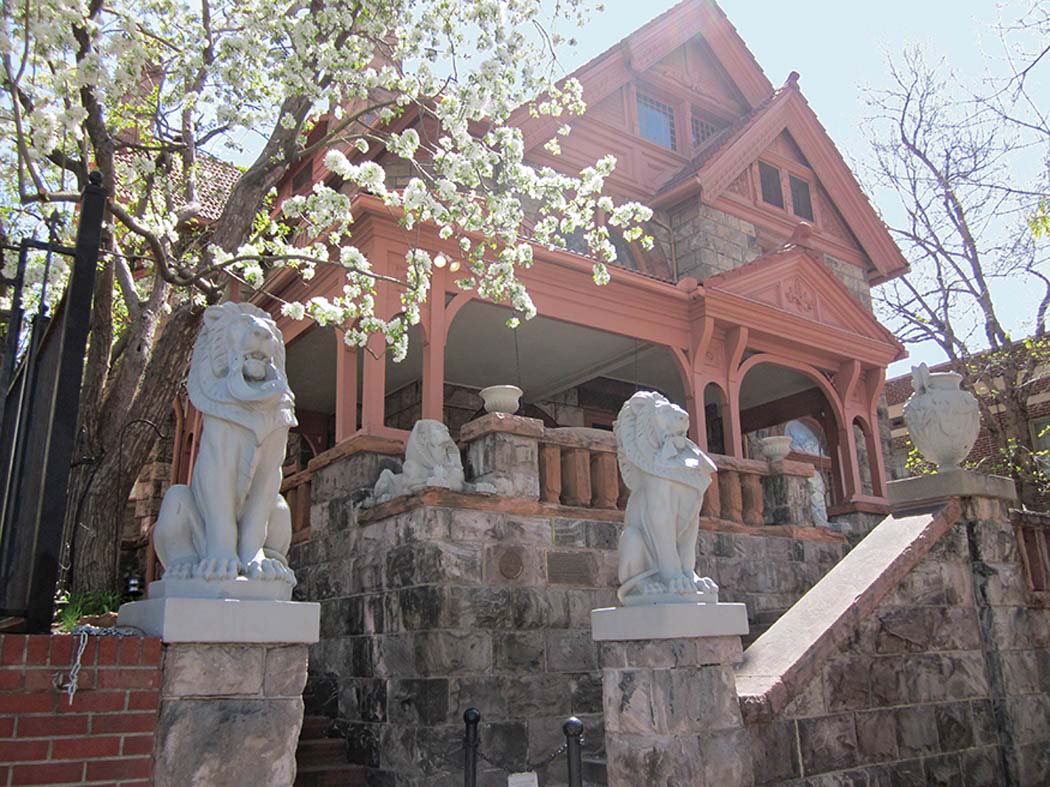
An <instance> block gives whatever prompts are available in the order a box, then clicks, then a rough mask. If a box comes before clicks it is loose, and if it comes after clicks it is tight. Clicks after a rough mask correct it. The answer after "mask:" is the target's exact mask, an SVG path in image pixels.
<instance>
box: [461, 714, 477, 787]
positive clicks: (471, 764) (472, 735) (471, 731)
mask: <svg viewBox="0 0 1050 787" xmlns="http://www.w3.org/2000/svg"><path fill="white" fill-rule="evenodd" d="M479 722H481V711H479V710H478V709H477V708H467V709H466V711H464V713H463V723H464V725H465V727H466V729H464V731H463V787H477V783H478V724H479Z"/></svg>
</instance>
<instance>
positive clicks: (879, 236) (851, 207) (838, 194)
mask: <svg viewBox="0 0 1050 787" xmlns="http://www.w3.org/2000/svg"><path fill="white" fill-rule="evenodd" d="M784 131H787V132H788V133H789V134H790V135H791V137H792V138H793V139H794V140H795V142H796V144H797V145H798V146H799V148H800V149H801V151H802V153H803V154H804V155H805V157H806V159H807V161H808V162H809V165H810V167H811V168H812V169H813V172H814V174H815V175H816V176H817V179H818V180H819V181H820V183H821V185H823V186H824V188H825V189H826V190H827V193H828V196H829V197H830V198H831V201H832V202H833V203H834V204H835V206H836V207H837V208H838V209H839V211H840V212H841V213H842V216H843V218H844V219H845V221H846V223H847V225H848V226H849V229H850V231H851V232H853V234H854V236H855V237H856V238H857V242H858V243H859V244H860V246H861V248H862V249H863V250H864V252H865V254H867V255H868V257H869V258H870V259H871V261H872V264H873V265H874V266H875V269H876V270H877V271H878V276H877V277H876V278H877V281H885V280H886V279H889V278H892V277H893V276H896V275H898V274H900V273H902V272H904V271H905V270H907V268H908V263H907V261H906V260H905V259H904V255H902V254H901V251H900V249H899V248H898V247H897V244H896V243H895V242H894V241H893V238H892V237H891V236H890V233H889V231H888V230H887V229H886V225H885V224H884V223H883V222H882V219H880V218H879V216H878V214H877V213H876V212H875V209H874V208H873V207H872V205H871V203H870V202H869V201H868V198H867V197H866V196H865V194H864V192H863V191H862V190H861V188H860V184H858V183H857V180H856V178H855V177H854V176H853V172H852V171H851V170H850V168H849V166H848V165H847V164H846V162H845V161H844V160H843V158H842V154H840V153H839V151H838V148H837V147H835V143H834V142H833V141H832V140H831V137H830V136H828V132H827V130H826V129H825V128H824V126H823V125H822V124H821V122H820V121H819V120H818V119H817V116H816V114H815V113H814V112H813V110H812V108H810V106H809V103H808V102H807V101H806V99H805V98H804V97H803V96H802V93H801V91H800V90H799V89H798V75H797V74H794V73H793V74H792V75H791V77H790V78H789V79H788V81H787V83H786V84H785V85H784V87H782V88H780V89H779V90H777V91H776V92H775V93H774V94H773V95H772V96H771V97H770V99H769V100H768V101H766V102H765V103H763V104H762V105H761V106H759V107H757V108H756V109H755V110H754V111H752V112H751V113H750V114H749V115H748V116H746V117H745V118H744V119H742V120H741V121H740V122H739V123H737V124H736V125H734V126H733V127H732V128H730V129H727V130H726V131H725V132H723V133H722V135H721V136H719V137H718V138H717V139H716V140H713V141H712V143H711V144H710V145H709V146H708V147H707V148H705V149H704V150H703V151H702V152H701V154H700V155H699V156H697V157H696V158H694V159H693V161H691V162H690V163H689V164H688V165H687V166H686V167H684V168H683V169H682V171H680V172H678V173H676V174H675V175H674V176H673V177H672V178H670V179H669V180H668V182H667V183H666V184H665V185H664V187H663V188H662V189H661V193H662V194H670V193H671V192H676V193H677V192H681V191H682V190H683V189H684V188H688V187H689V186H690V185H695V186H699V188H700V192H701V199H702V200H703V201H704V202H705V203H711V202H713V201H714V200H716V199H718V197H719V196H721V195H722V193H723V192H725V190H726V189H727V188H728V186H729V184H730V183H732V182H733V181H734V180H735V179H736V177H737V176H738V175H740V173H741V172H743V171H744V170H745V169H746V168H747V167H749V166H750V165H751V164H752V163H753V162H754V160H755V159H756V158H757V157H758V156H759V155H761V153H762V151H763V150H765V149H766V148H768V147H769V146H770V145H771V144H772V143H773V141H774V140H775V139H776V138H777V137H778V136H780V134H781V133H782V132H784Z"/></svg>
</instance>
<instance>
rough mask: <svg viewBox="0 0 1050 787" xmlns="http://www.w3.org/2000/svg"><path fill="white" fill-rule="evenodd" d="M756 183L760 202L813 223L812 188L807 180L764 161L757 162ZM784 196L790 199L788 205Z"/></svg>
mask: <svg viewBox="0 0 1050 787" xmlns="http://www.w3.org/2000/svg"><path fill="white" fill-rule="evenodd" d="M758 182H759V186H760V188H761V190H762V201H763V202H765V203H766V204H767V205H773V206H775V207H778V208H780V209H781V210H786V211H790V212H791V213H793V214H794V215H795V216H797V217H798V218H800V219H805V220H806V221H814V218H813V196H812V188H811V187H810V184H809V181H808V180H806V179H805V178H803V177H800V176H799V175H794V174H792V173H789V172H785V171H784V170H782V169H781V168H780V167H775V166H773V165H772V164H769V163H767V162H765V161H759V162H758ZM785 194H787V195H788V196H789V197H790V198H791V204H790V205H788V204H787V203H786V202H785V199H784V195H785Z"/></svg>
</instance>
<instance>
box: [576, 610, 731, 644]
mask: <svg viewBox="0 0 1050 787" xmlns="http://www.w3.org/2000/svg"><path fill="white" fill-rule="evenodd" d="M747 632H748V625H747V607H746V606H745V605H744V604H649V605H637V606H632V607H606V608H605V609H593V610H591V634H592V636H593V637H594V639H595V640H597V641H604V640H620V641H626V640H647V639H659V640H663V639H678V638H682V637H723V636H733V635H736V636H739V635H741V634H747Z"/></svg>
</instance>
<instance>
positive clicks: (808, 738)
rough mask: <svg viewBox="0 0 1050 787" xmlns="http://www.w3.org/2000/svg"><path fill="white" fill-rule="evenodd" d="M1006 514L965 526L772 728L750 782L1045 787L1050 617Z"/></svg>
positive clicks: (987, 514) (1048, 773) (756, 739)
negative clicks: (1030, 593) (1029, 588)
mask: <svg viewBox="0 0 1050 787" xmlns="http://www.w3.org/2000/svg"><path fill="white" fill-rule="evenodd" d="M1022 574H1023V572H1022V566H1021V564H1020V559H1019V557H1018V551H1017V544H1016V541H1015V538H1014V534H1013V530H1012V528H1011V526H1010V523H1009V519H1008V517H1007V512H1006V508H1005V504H1004V503H1003V502H1001V501H994V500H990V499H979V498H973V499H970V500H968V501H966V502H965V505H964V508H963V514H962V517H961V519H960V521H959V522H958V523H957V524H956V525H955V526H954V527H952V528H951V529H950V530H949V531H948V532H947V534H946V535H945V536H944V537H943V538H941V540H940V541H939V542H938V543H937V544H936V546H934V547H933V549H932V550H931V551H930V552H929V553H928V554H927V555H926V557H925V558H924V559H923V560H922V561H921V562H920V563H919V564H918V566H917V567H916V568H915V569H914V570H912V571H911V572H910V573H909V574H908V575H907V577H906V578H905V579H904V581H903V582H902V583H901V584H900V585H899V586H897V587H896V588H895V589H893V590H892V591H891V592H890V593H889V595H887V596H886V597H885V598H884V599H883V601H882V602H881V603H880V604H879V606H878V607H877V609H876V611H875V613H874V614H872V615H870V616H868V617H866V618H865V619H864V620H861V621H859V623H858V625H857V626H856V628H855V630H854V631H853V632H852V634H851V635H850V636H849V637H848V638H847V639H846V641H844V642H843V643H842V644H841V645H840V646H839V647H838V648H837V649H836V650H835V651H834V653H833V654H832V655H831V656H830V657H829V658H828V659H826V661H824V663H823V664H822V665H821V669H820V673H819V676H818V677H816V678H814V679H813V680H812V681H811V682H810V683H809V685H808V686H807V687H806V688H805V689H804V690H802V691H800V692H799V693H798V694H797V695H796V696H795V697H794V699H793V700H792V701H791V702H790V704H789V705H788V706H787V707H786V708H785V709H784V711H783V712H782V713H781V714H778V715H777V716H776V718H775V719H773V720H772V721H768V720H763V721H759V722H757V723H751V724H749V727H748V728H749V730H750V733H751V740H752V750H753V755H754V767H755V784H756V785H766V784H778V785H792V786H793V787H794V786H795V785H802V784H806V785H821V786H822V785H841V784H878V785H882V784H886V785H912V784H914V785H926V784H959V785H999V784H1010V785H1033V786H1034V785H1042V784H1047V783H1050V745H1048V744H1050V651H1048V647H1050V633H1048V632H1050V611H1048V610H1046V609H1045V608H1043V607H1042V606H1039V605H1033V603H1032V599H1030V598H1029V597H1027V595H1026V592H1025V583H1024V579H1023V575H1022Z"/></svg>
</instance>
